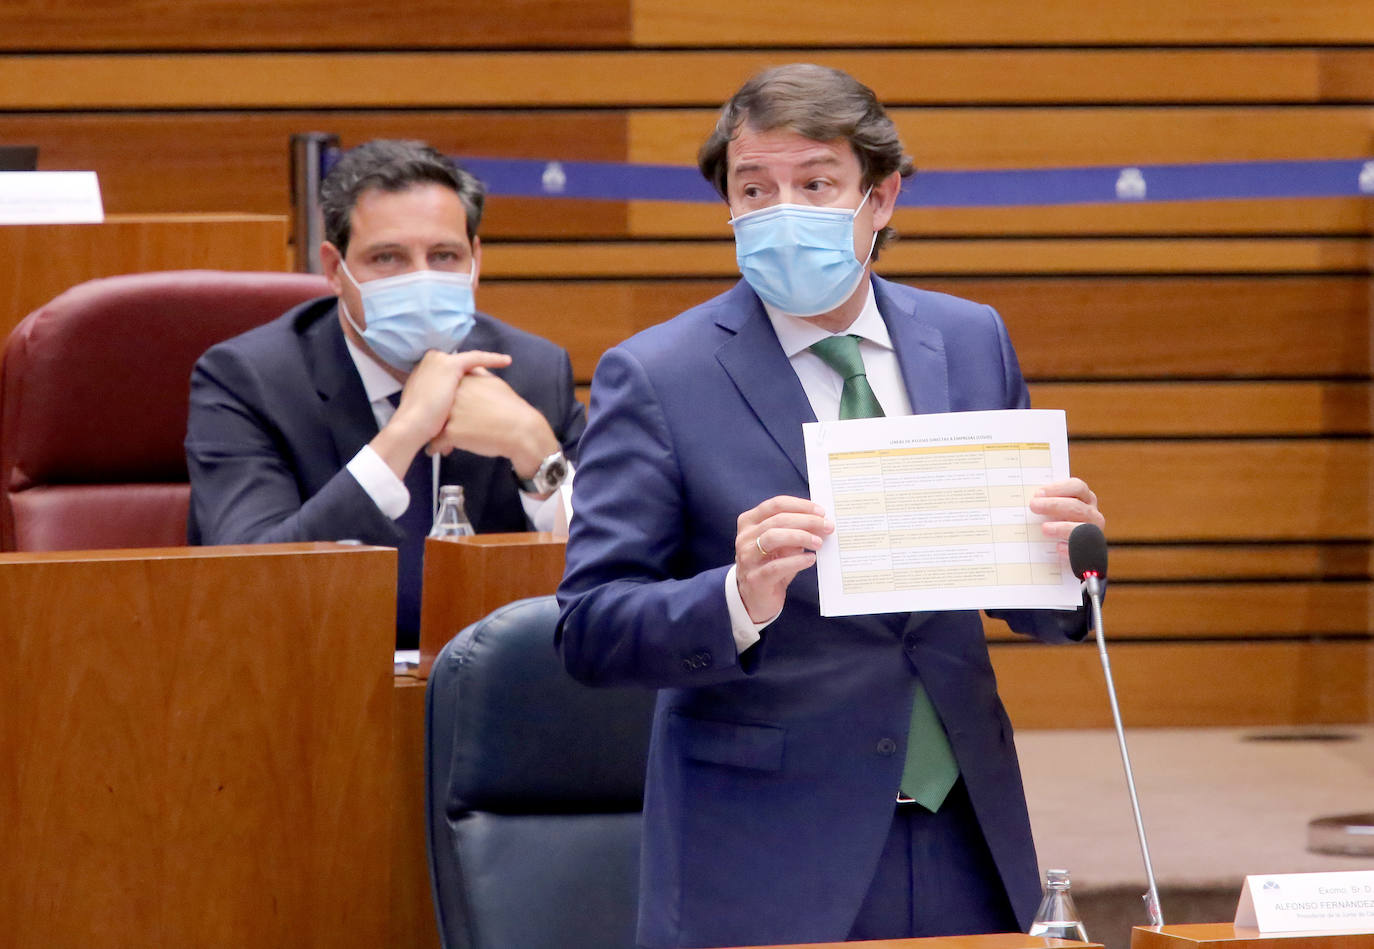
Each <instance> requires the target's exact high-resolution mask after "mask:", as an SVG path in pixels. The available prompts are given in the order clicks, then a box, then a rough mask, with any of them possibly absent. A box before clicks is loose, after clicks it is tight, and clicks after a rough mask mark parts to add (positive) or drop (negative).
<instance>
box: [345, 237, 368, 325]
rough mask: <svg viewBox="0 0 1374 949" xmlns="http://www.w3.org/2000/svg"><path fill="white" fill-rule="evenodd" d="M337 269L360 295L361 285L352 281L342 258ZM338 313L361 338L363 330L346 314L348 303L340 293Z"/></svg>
mask: <svg viewBox="0 0 1374 949" xmlns="http://www.w3.org/2000/svg"><path fill="white" fill-rule="evenodd" d="M339 269H340V270H342V271H343V273H344V276H345V277H347V278H348V282H349V283H351V284H353V286H355V287H357V288H358V292H359V293H361V292H362V285H361V284H359V283H358V281H357V280H354V279H353V274H352V273H351V272H350V271H349V269H348V264H346V263H344V261H343V258H342V257H340V258H339ZM364 309H366V308H364ZM339 312H340V313H342V314H343V315H344V319H346V320H348V325H349V326H351V327H353V332H355V333H357V334H358V336H359V337H361V336H362V335H363V328H362V327H361V326H359V325H358V321H357V320H355V319H353V314H352V313H350V312H348V301H347V300H345V299H344V298H343V294H342V293H341V294H339Z"/></svg>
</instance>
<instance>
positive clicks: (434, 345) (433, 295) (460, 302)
mask: <svg viewBox="0 0 1374 949" xmlns="http://www.w3.org/2000/svg"><path fill="white" fill-rule="evenodd" d="M339 269H340V270H342V271H343V272H344V276H346V277H348V279H349V282H351V283H352V284H353V285H354V286H355V287H357V288H358V293H359V294H360V295H361V296H362V299H363V319H365V320H366V321H367V325H366V326H364V327H359V326H358V324H357V322H355V321H354V319H353V315H352V314H351V313H349V312H348V305H347V304H346V303H345V302H344V300H343V297H342V296H341V297H339V309H340V310H341V311H342V312H343V315H344V318H345V319H346V320H348V323H349V325H350V326H352V327H353V330H354V332H356V333H357V334H358V335H359V336H361V337H362V338H363V341H364V342H365V343H367V345H368V346H369V347H370V348H371V349H372V351H373V352H374V353H376V354H377V357H378V358H379V359H381V360H382V361H383V362H385V363H386V364H387V365H389V366H393V367H395V368H396V369H399V370H400V371H401V372H410V370H412V369H414V368H415V365H416V363H418V362H419V361H420V359H421V357H423V356H424V354H425V353H426V352H428V351H429V350H431V349H437V350H439V351H440V352H441V353H451V352H454V351H456V350H457V349H458V346H459V345H460V344H461V343H462V342H463V340H464V339H465V338H466V337H467V335H468V333H469V332H470V331H471V330H472V325H473V323H475V322H476V317H475V316H474V313H475V312H476V309H477V307H476V304H475V303H474V302H473V299H472V274H470V273H449V272H447V271H443V270H416V271H412V272H411V273H405V274H399V275H397V276H395V277H382V278H380V279H377V280H369V281H367V282H366V283H359V282H358V281H357V280H354V279H353V274H351V273H349V270H348V265H347V264H345V263H344V262H343V261H340V262H339Z"/></svg>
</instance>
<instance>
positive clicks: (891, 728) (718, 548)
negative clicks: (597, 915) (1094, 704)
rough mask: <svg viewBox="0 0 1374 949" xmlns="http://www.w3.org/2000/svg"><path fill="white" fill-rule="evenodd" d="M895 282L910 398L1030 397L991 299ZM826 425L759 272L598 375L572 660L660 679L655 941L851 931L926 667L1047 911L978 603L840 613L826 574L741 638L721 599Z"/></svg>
mask: <svg viewBox="0 0 1374 949" xmlns="http://www.w3.org/2000/svg"><path fill="white" fill-rule="evenodd" d="M874 284H875V291H876V294H877V303H878V309H879V311H880V312H881V314H882V316H883V319H884V320H885V321H886V323H887V326H888V328H889V330H890V332H891V335H892V340H893V343H894V345H895V347H896V351H897V356H898V360H899V362H900V364H901V367H902V373H903V377H904V379H905V382H906V387H907V392H908V394H909V395H910V398H911V403H912V406H913V408H914V411H916V412H950V411H966V410H975V409H1005V408H1018V407H1025V406H1026V405H1028V402H1029V399H1028V396H1027V392H1026V387H1025V383H1024V382H1023V380H1022V378H1021V372H1020V369H1019V367H1018V365H1017V361H1016V356H1015V354H1014V352H1013V351H1012V348H1011V344H1010V342H1009V340H1008V339H1007V335H1006V330H1005V328H1004V326H1003V324H1002V321H1001V319H1000V318H999V317H998V316H997V314H996V313H995V312H994V311H993V310H992V309H991V308H989V307H986V306H979V305H977V304H974V303H970V302H968V301H964V300H959V299H956V298H954V297H949V296H945V295H942V294H936V293H930V292H927V291H922V290H915V289H911V288H909V287H904V286H900V285H897V284H891V283H888V282H886V281H884V280H875V281H874ZM814 420H815V419H814V416H813V414H812V412H811V408H810V403H809V402H808V400H807V398H806V394H805V392H804V391H803V389H802V386H801V383H800V382H799V381H798V379H797V376H796V374H795V372H794V371H793V370H792V368H791V366H790V364H789V363H788V360H787V357H786V356H785V355H784V353H783V351H782V347H781V346H780V345H779V344H778V341H777V337H776V335H775V334H774V333H773V330H772V326H771V324H770V323H769V321H768V318H767V315H766V314H765V313H764V311H763V308H762V306H761V305H760V303H759V301H758V298H757V297H756V296H755V295H754V293H753V292H752V291H751V290H750V289H749V287H748V286H747V285H746V284H744V283H740V284H738V285H736V287H735V288H734V289H733V290H731V291H729V292H728V293H726V294H724V295H722V296H720V297H717V298H716V299H714V300H711V301H709V302H707V303H705V304H703V305H701V306H699V307H696V308H694V309H692V310H688V311H687V312H686V313H684V314H682V315H681V316H679V317H677V318H676V319H674V320H671V321H670V322H668V323H665V324H663V325H660V326H656V327H654V328H652V329H650V330H647V331H645V332H643V333H640V334H639V335H637V336H635V337H633V338H631V339H630V340H628V341H626V342H625V343H623V344H622V345H620V346H617V347H615V348H614V349H612V350H610V351H609V352H608V353H607V354H606V355H605V357H604V358H603V359H602V361H601V364H600V365H599V366H598V368H597V371H596V376H595V379H594V381H593V385H592V410H591V422H590V424H589V427H588V429H587V434H586V437H585V438H584V439H583V443H582V451H581V459H580V462H579V466H578V472H577V516H576V517H575V518H574V520H573V525H572V532H571V537H570V538H569V543H568V562H567V572H566V574H565V575H564V578H563V583H562V586H561V587H560V589H559V600H560V604H561V607H562V612H561V618H560V626H559V637H560V648H561V649H562V653H563V656H564V661H565V663H566V665H567V667H568V669H569V670H570V671H571V672H572V673H573V674H574V675H576V676H577V677H579V678H581V679H583V680H585V681H588V682H592V683H598V684H600V683H604V684H610V683H621V682H638V683H642V684H645V685H649V686H653V687H656V688H659V689H661V690H662V691H661V692H660V693H659V699H658V706H657V713H656V716H655V721H654V730H653V741H652V746H651V750H650V764H649V773H648V778H647V783H646V788H645V829H644V835H645V836H644V844H643V864H642V870H643V875H642V879H641V890H640V893H641V897H640V898H641V903H640V920H639V939H640V941H641V942H642V943H643V944H644V945H647V946H654V947H659V946H710V945H717V946H719V945H755V944H773V943H791V942H813V941H814V942H829V941H838V940H842V939H844V938H845V937H846V935H847V934H848V932H849V928H850V926H851V924H852V922H853V920H854V918H855V915H856V914H857V911H858V909H859V905H860V902H861V900H862V899H863V896H864V894H865V891H866V889H867V886H868V884H869V882H870V880H871V879H872V877H873V872H874V868H875V866H876V862H877V859H878V856H879V852H880V850H881V848H882V846H883V842H884V839H885V838H886V835H887V832H888V827H889V825H890V823H891V821H892V815H893V807H894V804H893V799H894V795H895V792H896V789H897V786H898V782H899V779H900V775H901V771H902V763H903V760H904V756H905V752H906V734H907V727H908V721H909V716H910V711H911V702H912V694H913V690H914V688H915V682H916V678H917V677H918V676H919V677H920V680H921V681H922V682H923V683H924V684H925V686H926V689H927V690H928V692H929V693H930V697H931V700H932V701H933V703H934V705H935V708H936V710H937V711H938V712H939V715H940V718H941V720H942V721H943V723H944V725H945V729H946V731H947V732H948V734H949V738H950V742H951V744H952V745H953V748H954V753H955V756H956V757H957V759H958V761H959V767H960V771H961V773H962V775H963V777H964V780H965V782H966V784H967V787H968V791H969V795H970V797H971V799H972V802H973V806H974V809H975V811H976V813H977V818H978V822H979V824H980V826H981V828H982V831H983V833H984V836H985V837H986V839H987V841H988V845H989V847H990V849H991V851H992V854H993V858H994V860H995V862H996V864H997V868H998V871H999V874H1000V876H1001V878H1002V882H1003V884H1004V885H1005V887H1006V890H1007V892H1008V895H1009V897H1010V899H1011V903H1012V906H1013V908H1014V910H1015V912H1016V914H1017V917H1018V918H1019V919H1020V920H1021V922H1022V924H1023V925H1026V924H1028V923H1029V922H1030V919H1031V917H1032V915H1033V914H1034V911H1035V907H1036V905H1037V901H1038V898H1039V893H1040V887H1039V879H1038V875H1039V874H1038V869H1037V865H1036V859H1035V852H1034V845H1033V843H1032V840H1031V831H1030V823H1029V819H1028V817H1027V814H1026V804H1025V797H1024V793H1023V791H1022V786H1021V777H1020V769H1019V766H1018V763H1017V760H1016V751H1015V747H1014V745H1013V741H1012V729H1011V724H1010V723H1009V721H1008V720H1007V716H1006V713H1005V711H1004V709H1003V707H1002V703H1001V700H1000V699H999V698H998V695H997V685H996V681H995V678H994V676H993V670H992V666H991V663H990V661H989V658H988V650H987V646H986V643H985V640H984V635H983V629H982V624H981V621H980V619H979V616H978V614H977V613H976V612H957V613H955V612H950V613H911V614H885V615H877V616H851V617H837V618H822V617H821V616H820V615H819V608H818V600H817V589H816V575H815V570H814V568H813V569H812V570H808V571H805V572H803V573H802V574H800V575H798V577H797V578H796V579H795V580H794V581H793V583H792V585H791V587H790V588H789V592H788V596H787V602H786V605H785V606H784V608H783V611H782V614H781V615H780V616H779V618H778V619H777V620H776V621H775V622H774V623H773V624H772V625H770V626H769V627H768V628H767V629H766V630H765V631H764V633H763V639H762V641H761V642H760V643H758V644H756V645H754V646H753V647H751V648H750V649H748V650H747V651H746V652H745V653H744V654H743V655H740V654H738V653H737V651H736V647H735V643H734V640H733V638H732V636H731V632H730V620H729V616H728V613H727V609H726V603H725V593H724V583H725V577H726V572H727V570H728V569H729V567H730V565H731V563H732V562H733V560H734V540H735V533H736V526H737V525H736V518H737V516H738V515H739V514H740V513H741V512H743V511H746V510H748V509H750V508H752V507H754V506H755V505H757V504H758V503H759V502H761V501H763V500H765V499H767V498H769V497H772V496H774V495H778V494H789V495H796V496H800V497H806V496H808V494H809V488H808V484H807V479H806V461H805V451H804V448H803V443H802V430H801V426H802V423H803V422H808V421H814ZM1005 618H1007V619H1008V621H1009V622H1010V623H1011V625H1012V626H1013V627H1014V628H1016V629H1018V630H1020V631H1023V632H1027V633H1030V634H1033V635H1035V636H1038V637H1040V638H1043V639H1046V640H1051V641H1064V640H1066V639H1069V638H1075V637H1080V636H1082V635H1083V634H1084V632H1085V629H1084V626H1083V619H1082V617H1081V611H1080V613H1072V612H1070V613H1060V614H1056V613H1053V612H1012V613H1007V614H1005ZM928 869H929V872H931V873H934V874H938V873H939V868H938V867H931V868H928ZM918 885H919V884H918Z"/></svg>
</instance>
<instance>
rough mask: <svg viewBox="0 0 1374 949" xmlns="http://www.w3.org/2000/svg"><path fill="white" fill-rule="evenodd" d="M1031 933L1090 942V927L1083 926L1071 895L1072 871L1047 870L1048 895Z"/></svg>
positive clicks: (1042, 900) (1038, 911) (1046, 892)
mask: <svg viewBox="0 0 1374 949" xmlns="http://www.w3.org/2000/svg"><path fill="white" fill-rule="evenodd" d="M1030 935H1032V936H1052V937H1054V938H1056V939H1072V940H1074V941H1075V942H1087V941H1088V933H1087V930H1085V929H1084V928H1083V921H1082V920H1080V919H1079V918H1078V909H1077V908H1076V907H1075V906H1074V905H1073V897H1072V896H1071V895H1070V894H1069V871H1068V870H1047V871H1045V895H1044V897H1042V898H1041V900H1040V908H1039V909H1038V910H1036V911H1035V919H1034V920H1033V921H1032V922H1031V927H1030Z"/></svg>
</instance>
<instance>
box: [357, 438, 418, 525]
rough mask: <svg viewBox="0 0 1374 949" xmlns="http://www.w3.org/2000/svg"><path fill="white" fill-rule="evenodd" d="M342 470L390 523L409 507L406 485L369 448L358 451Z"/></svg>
mask: <svg viewBox="0 0 1374 949" xmlns="http://www.w3.org/2000/svg"><path fill="white" fill-rule="evenodd" d="M344 467H346V468H347V469H348V473H349V474H351V475H352V476H353V478H354V480H356V481H357V482H358V484H359V485H361V486H362V489H363V490H364V491H366V492H367V496H368V497H370V498H371V499H372V503H373V504H375V505H377V509H378V510H379V511H381V512H382V513H383V514H385V515H386V516H387V517H389V518H391V519H392V520H393V521H394V520H395V519H396V518H398V517H400V516H401V515H402V514H404V513H405V512H406V508H408V507H410V492H409V491H408V490H406V485H405V482H404V481H402V480H401V479H400V478H398V477H396V472H394V471H392V470H391V468H390V467H389V466H388V465H387V463H386V462H385V461H382V456H381V455H379V454H377V453H376V452H375V451H373V450H372V446H371V445H364V446H363V447H362V448H360V449H359V450H358V453H357V454H356V455H354V456H353V458H352V460H351V461H349V463H348V464H347V465H345V466H344Z"/></svg>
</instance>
